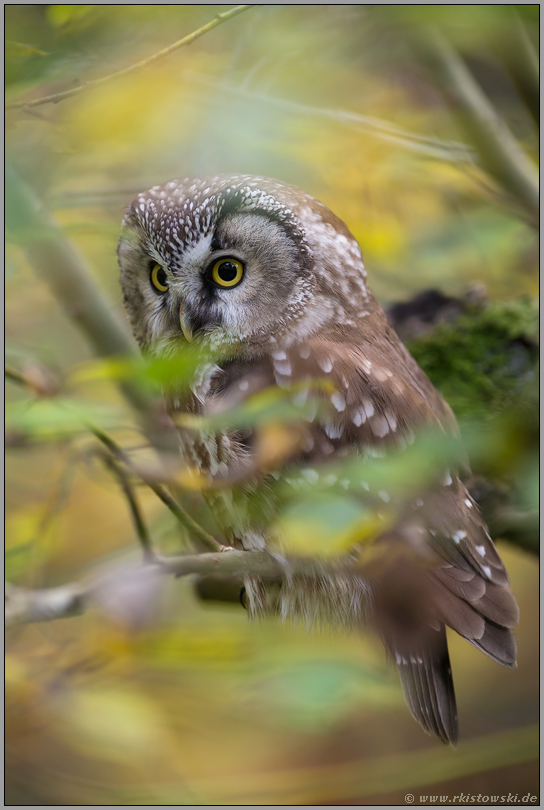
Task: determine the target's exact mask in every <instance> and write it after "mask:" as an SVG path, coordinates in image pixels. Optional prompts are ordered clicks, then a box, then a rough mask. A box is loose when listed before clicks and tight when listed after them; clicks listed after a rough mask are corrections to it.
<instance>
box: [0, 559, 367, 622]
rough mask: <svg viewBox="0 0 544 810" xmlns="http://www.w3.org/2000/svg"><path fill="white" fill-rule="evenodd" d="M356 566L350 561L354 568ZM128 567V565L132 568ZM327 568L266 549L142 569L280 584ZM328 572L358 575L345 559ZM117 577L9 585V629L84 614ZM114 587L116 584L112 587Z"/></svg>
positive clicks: (107, 574)
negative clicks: (250, 578)
mask: <svg viewBox="0 0 544 810" xmlns="http://www.w3.org/2000/svg"><path fill="white" fill-rule="evenodd" d="M352 564H353V563H351V565H352ZM127 568H128V566H127ZM324 568H325V566H324V564H323V563H322V562H318V561H316V560H313V559H310V558H302V557H300V558H294V559H290V560H289V562H288V563H287V562H286V561H285V560H283V559H282V558H280V557H278V556H274V555H273V554H270V553H268V552H266V551H235V550H234V549H230V550H228V551H225V552H224V553H218V554H191V555H186V556H180V557H158V556H155V557H154V559H153V560H152V561H151V562H150V563H149V564H148V565H146V566H145V567H144V568H139V569H138V570H139V571H140V572H142V571H147V572H149V573H150V574H151V575H152V574H161V575H172V574H173V575H174V576H176V577H182V576H188V575H190V574H201V575H204V574H226V575H231V576H236V575H238V576H240V575H251V576H258V577H259V578H260V579H263V580H267V581H278V580H281V579H283V578H284V577H285V576H287V575H288V576H293V575H299V576H305V577H310V578H313V577H319V576H322V575H323V571H324ZM326 570H327V571H338V572H342V574H343V575H347V574H349V572H350V570H351V571H352V573H353V576H356V577H357V576H358V574H357V572H356V571H354V570H353V568H352V567H350V561H349V560H347V559H343V560H340V561H337V562H329V563H328V564H327V565H326ZM115 582H116V579H115V576H114V577H113V578H112V571H111V570H108V571H106V572H105V573H103V574H102V575H101V576H98V577H95V578H94V579H89V580H88V581H86V582H81V583H77V582H76V583H68V584H66V585H62V586H60V587H58V588H46V589H43V590H27V589H25V588H19V587H17V586H15V585H12V584H11V583H6V604H5V623H6V626H11V625H16V624H30V623H33V622H44V621H52V620H54V619H62V618H67V617H70V616H75V615H79V614H81V613H83V612H84V611H85V610H86V609H87V608H88V607H89V606H90V605H91V604H92V603H93V601H94V600H95V599H96V598H98V595H99V594H100V592H101V591H102V589H104V587H109V588H111V587H115ZM112 583H113V585H112Z"/></svg>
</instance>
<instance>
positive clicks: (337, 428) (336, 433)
mask: <svg viewBox="0 0 544 810" xmlns="http://www.w3.org/2000/svg"><path fill="white" fill-rule="evenodd" d="M323 430H324V431H325V433H326V434H327V436H328V437H329V439H339V438H340V436H341V435H342V433H343V432H344V428H343V426H342V425H333V424H331V423H330V422H326V423H325V424H324V425H323Z"/></svg>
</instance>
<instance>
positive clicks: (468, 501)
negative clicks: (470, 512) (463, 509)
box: [465, 498, 472, 509]
mask: <svg viewBox="0 0 544 810" xmlns="http://www.w3.org/2000/svg"><path fill="white" fill-rule="evenodd" d="M465 506H468V508H469V509H472V501H470V500H469V499H468V498H465Z"/></svg>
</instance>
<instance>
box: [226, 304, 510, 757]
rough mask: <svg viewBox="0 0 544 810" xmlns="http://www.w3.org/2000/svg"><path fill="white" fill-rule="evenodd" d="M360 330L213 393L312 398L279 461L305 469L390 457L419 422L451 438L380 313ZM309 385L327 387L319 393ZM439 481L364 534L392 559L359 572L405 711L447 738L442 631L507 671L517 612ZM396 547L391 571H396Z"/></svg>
mask: <svg viewBox="0 0 544 810" xmlns="http://www.w3.org/2000/svg"><path fill="white" fill-rule="evenodd" d="M363 326H364V329H362V330H357V333H356V334H353V335H346V334H345V332H340V331H338V332H335V331H334V330H331V332H330V333H329V334H328V335H325V336H324V335H322V334H321V335H320V336H319V337H316V338H313V339H309V340H307V341H305V342H303V343H301V344H295V345H292V346H290V347H287V348H285V349H283V350H274V351H272V352H271V353H270V355H267V356H265V357H262V358H260V360H259V362H258V363H257V364H252V363H248V364H246V365H244V364H242V363H239V364H233V365H232V366H231V367H230V369H229V370H227V371H226V372H225V376H224V377H223V379H222V382H221V383H220V384H219V385H220V390H219V389H218V390H217V391H216V392H215V393H216V396H219V397H220V398H221V399H223V401H224V402H229V401H230V402H233V401H234V400H239V399H241V398H243V397H245V396H246V395H249V394H251V393H253V392H255V391H257V390H260V389H261V388H263V387H265V386H267V385H270V384H276V385H279V386H280V387H282V388H285V389H289V390H290V391H292V396H293V398H294V400H295V401H297V402H299V403H302V402H303V401H304V400H306V402H308V401H311V400H312V399H315V400H316V402H319V403H320V404H321V405H322V406H325V407H324V408H321V409H316V412H315V416H314V418H313V419H312V420H311V421H309V422H308V421H307V422H305V423H304V425H303V433H304V441H303V442H302V443H301V445H300V447H299V449H297V452H296V454H295V455H294V456H293V457H292V458H291V461H292V462H296V463H297V464H301V465H303V466H304V468H306V470H308V468H310V469H312V470H313V471H315V472H318V471H319V469H320V467H321V465H325V464H326V463H327V462H330V461H333V460H334V459H336V458H338V456H342V455H346V454H350V453H356V454H362V455H363V456H364V455H367V456H369V457H374V456H377V455H386V454H387V453H388V452H389V451H390V450H391V449H393V448H394V449H397V450H402V449H403V448H404V447H406V444H407V443H410V442H412V441H413V437H414V434H415V433H416V432H417V431H418V430H420V429H421V428H422V427H424V426H426V425H428V426H435V427H438V428H439V429H442V430H444V431H446V432H447V433H456V432H457V425H456V422H455V418H454V416H453V414H452V412H451V410H450V408H449V407H448V406H447V405H446V403H445V402H444V401H443V400H442V398H441V397H440V395H439V394H438V392H437V391H436V390H435V389H434V387H433V386H432V385H431V383H430V382H429V380H428V378H427V377H426V376H425V374H424V373H423V372H422V371H421V369H420V368H419V367H418V366H417V364H416V363H415V361H414V360H413V359H412V357H411V356H410V355H409V354H408V352H407V351H406V350H405V348H404V347H403V346H402V344H401V343H400V341H399V340H398V338H397V336H396V334H395V333H394V332H393V331H392V330H390V329H389V327H388V326H387V324H386V323H384V318H383V316H382V315H381V314H379V315H377V316H371V317H369V318H368V319H367V320H366V321H364V322H363ZM316 380H318V381H319V380H326V381H328V383H329V385H328V386H325V387H321V388H320V387H319V386H316V385H315V381H316ZM247 441H248V444H249V445H250V444H251V437H249V438H248V439H247ZM439 478H440V480H437V481H436V482H435V483H434V484H433V485H432V486H429V487H428V488H426V489H425V491H423V492H421V493H419V495H418V497H417V498H415V499H413V500H411V501H410V502H406V503H402V504H398V521H397V523H396V525H395V526H394V527H393V528H392V529H390V530H389V531H388V533H387V535H384V536H382V537H378V538H376V542H377V543H378V544H381V545H383V547H384V549H385V550H386V551H389V548H391V549H392V553H391V560H392V563H391V565H390V566H386V567H385V570H384V569H383V567H382V568H381V569H380V571H379V573H377V574H372V572H370V573H369V577H370V582H371V587H372V591H373V597H374V602H375V610H374V613H375V617H374V621H375V624H376V627H377V630H378V632H379V633H380V635H381V636H382V638H383V640H384V642H385V644H386V647H387V648H388V649H389V651H390V654H391V656H392V658H393V660H394V661H395V662H396V664H397V665H398V667H399V671H400V674H401V680H402V684H403V689H404V692H405V695H406V700H407V703H408V706H409V708H410V710H411V712H412V714H413V715H414V717H415V718H416V719H417V720H418V721H419V722H420V723H421V725H422V726H423V727H424V728H425V729H426V730H427V731H429V732H432V733H435V734H436V735H437V736H438V737H440V738H441V739H442V740H444V741H446V742H453V741H455V739H456V737H457V719H456V717H457V715H456V708H455V696H454V691H453V681H452V676H451V667H450V662H449V656H448V650H447V642H446V635H445V625H447V626H449V627H451V628H453V629H454V630H455V631H456V632H458V633H459V634H460V635H461V636H463V637H464V638H466V639H467V640H468V641H469V642H470V643H472V644H473V645H475V646H476V647H478V648H479V649H480V650H482V651H483V652H484V653H486V654H487V655H489V656H490V657H491V658H493V659H494V660H495V661H497V662H499V663H500V664H502V665H504V666H508V667H512V666H514V665H515V658H516V643H515V637H514V634H513V632H512V629H511V628H512V627H514V626H515V625H516V624H517V621H518V607H517V604H516V601H515V599H514V597H513V595H512V592H511V591H510V589H509V587H508V576H507V574H506V571H505V568H504V566H503V564H502V561H501V559H500V557H499V555H498V553H497V551H496V549H495V546H494V545H493V542H492V540H491V538H490V537H489V534H488V532H487V528H486V526H485V523H484V521H483V520H482V518H481V516H480V514H479V512H478V509H477V507H476V505H475V503H474V501H473V500H472V498H471V497H470V495H469V493H468V492H467V490H466V488H465V487H464V485H463V483H462V482H461V481H460V480H459V478H458V477H457V475H456V473H455V471H454V470H446V469H444V470H442V471H441V473H440V476H439ZM360 495H361V498H362V499H364V498H368V497H372V495H373V493H372V492H370V493H365V492H361V493H360ZM379 497H380V498H382V500H384V501H389V500H390V498H393V499H394V498H395V495H394V493H392V494H391V495H390V493H388V492H387V491H384V490H382V491H380V493H379ZM399 552H400V557H401V559H402V565H397V564H396V561H397V560H398V558H399ZM392 595H393V597H392ZM408 608H409V609H408Z"/></svg>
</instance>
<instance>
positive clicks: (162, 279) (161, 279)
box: [150, 264, 168, 293]
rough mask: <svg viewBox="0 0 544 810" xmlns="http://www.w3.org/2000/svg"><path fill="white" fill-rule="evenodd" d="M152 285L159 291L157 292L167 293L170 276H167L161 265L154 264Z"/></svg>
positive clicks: (151, 277)
mask: <svg viewBox="0 0 544 810" xmlns="http://www.w3.org/2000/svg"><path fill="white" fill-rule="evenodd" d="M150 279H151V284H152V285H153V287H154V288H155V289H156V290H157V292H161V293H165V292H166V290H167V289H168V276H167V275H166V271H165V270H164V269H163V268H162V267H161V266H160V264H154V265H153V267H152V268H151V276H150Z"/></svg>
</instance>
